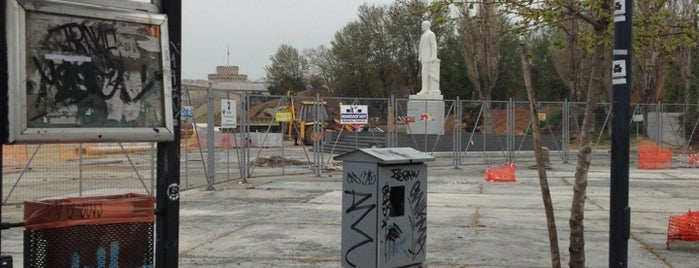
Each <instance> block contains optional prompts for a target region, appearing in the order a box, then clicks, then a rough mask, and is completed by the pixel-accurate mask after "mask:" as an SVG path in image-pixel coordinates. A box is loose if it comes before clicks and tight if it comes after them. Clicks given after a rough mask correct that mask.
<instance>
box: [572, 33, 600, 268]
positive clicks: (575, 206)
mask: <svg viewBox="0 0 699 268" xmlns="http://www.w3.org/2000/svg"><path fill="white" fill-rule="evenodd" d="M604 30H606V27H597V28H596V29H595V39H597V42H596V43H597V45H595V50H594V54H593V55H592V57H593V64H591V69H590V83H589V84H588V89H587V106H586V107H585V114H584V115H583V117H584V118H583V125H582V130H581V131H580V150H579V151H578V161H577V166H576V167H575V184H574V186H573V203H572V206H571V212H570V219H569V221H568V223H569V225H570V246H569V247H568V251H569V252H570V261H569V263H568V265H569V267H576V268H584V267H585V236H584V234H585V233H584V231H585V225H584V219H585V199H586V198H587V176H588V171H589V169H590V161H591V159H592V131H593V128H594V120H595V117H594V111H595V108H596V107H597V101H598V97H599V94H598V93H599V89H600V88H602V87H603V85H602V82H603V81H602V80H603V79H602V77H603V75H602V74H601V73H600V69H599V67H600V66H604V60H605V57H604V53H603V52H604V51H605V47H604V46H605V45H604V42H602V40H604V38H605V37H604Z"/></svg>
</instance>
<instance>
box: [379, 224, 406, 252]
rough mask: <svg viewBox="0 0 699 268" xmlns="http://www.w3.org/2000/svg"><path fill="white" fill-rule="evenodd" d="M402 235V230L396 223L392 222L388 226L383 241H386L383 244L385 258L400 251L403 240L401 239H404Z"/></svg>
mask: <svg viewBox="0 0 699 268" xmlns="http://www.w3.org/2000/svg"><path fill="white" fill-rule="evenodd" d="M402 235H403V230H402V229H401V228H400V226H398V225H397V224H395V223H394V224H391V226H389V227H388V231H387V232H386V235H385V236H384V241H386V242H385V244H384V247H385V248H384V256H385V257H386V258H389V257H391V256H394V255H396V254H398V253H399V252H400V247H401V245H402V244H403V243H404V242H405V241H403V240H404V239H401V236H402Z"/></svg>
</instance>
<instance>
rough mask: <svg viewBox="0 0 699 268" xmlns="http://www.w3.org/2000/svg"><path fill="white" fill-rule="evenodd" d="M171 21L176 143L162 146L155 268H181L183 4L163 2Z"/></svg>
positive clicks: (156, 221)
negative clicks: (180, 194)
mask: <svg viewBox="0 0 699 268" xmlns="http://www.w3.org/2000/svg"><path fill="white" fill-rule="evenodd" d="M162 3H163V6H162V9H163V12H164V13H165V14H166V15H167V17H168V28H169V38H170V58H171V60H170V64H171V66H170V67H171V70H172V107H173V108H172V109H173V120H174V130H173V131H174V132H175V133H174V134H175V139H174V141H172V142H160V143H158V156H157V157H158V162H157V174H156V177H157V186H156V188H157V195H156V208H157V216H156V220H155V227H156V229H155V267H158V268H177V266H178V258H177V255H178V251H179V225H180V222H179V220H180V199H179V191H180V127H181V126H180V110H181V102H180V93H181V89H180V81H181V74H182V73H181V70H182V56H181V53H180V52H181V48H182V45H181V44H182V43H181V41H182V28H181V26H182V0H167V1H162Z"/></svg>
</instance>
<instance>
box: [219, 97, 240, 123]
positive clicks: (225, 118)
mask: <svg viewBox="0 0 699 268" xmlns="http://www.w3.org/2000/svg"><path fill="white" fill-rule="evenodd" d="M236 117H237V116H236V109H235V100H227V99H221V128H236V127H238V124H237V122H236Z"/></svg>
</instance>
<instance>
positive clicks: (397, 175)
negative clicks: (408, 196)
mask: <svg viewBox="0 0 699 268" xmlns="http://www.w3.org/2000/svg"><path fill="white" fill-rule="evenodd" d="M391 173H392V174H391V179H394V180H397V181H411V180H413V179H415V178H417V177H418V176H419V175H420V171H419V170H402V169H400V168H393V169H391Z"/></svg>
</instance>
